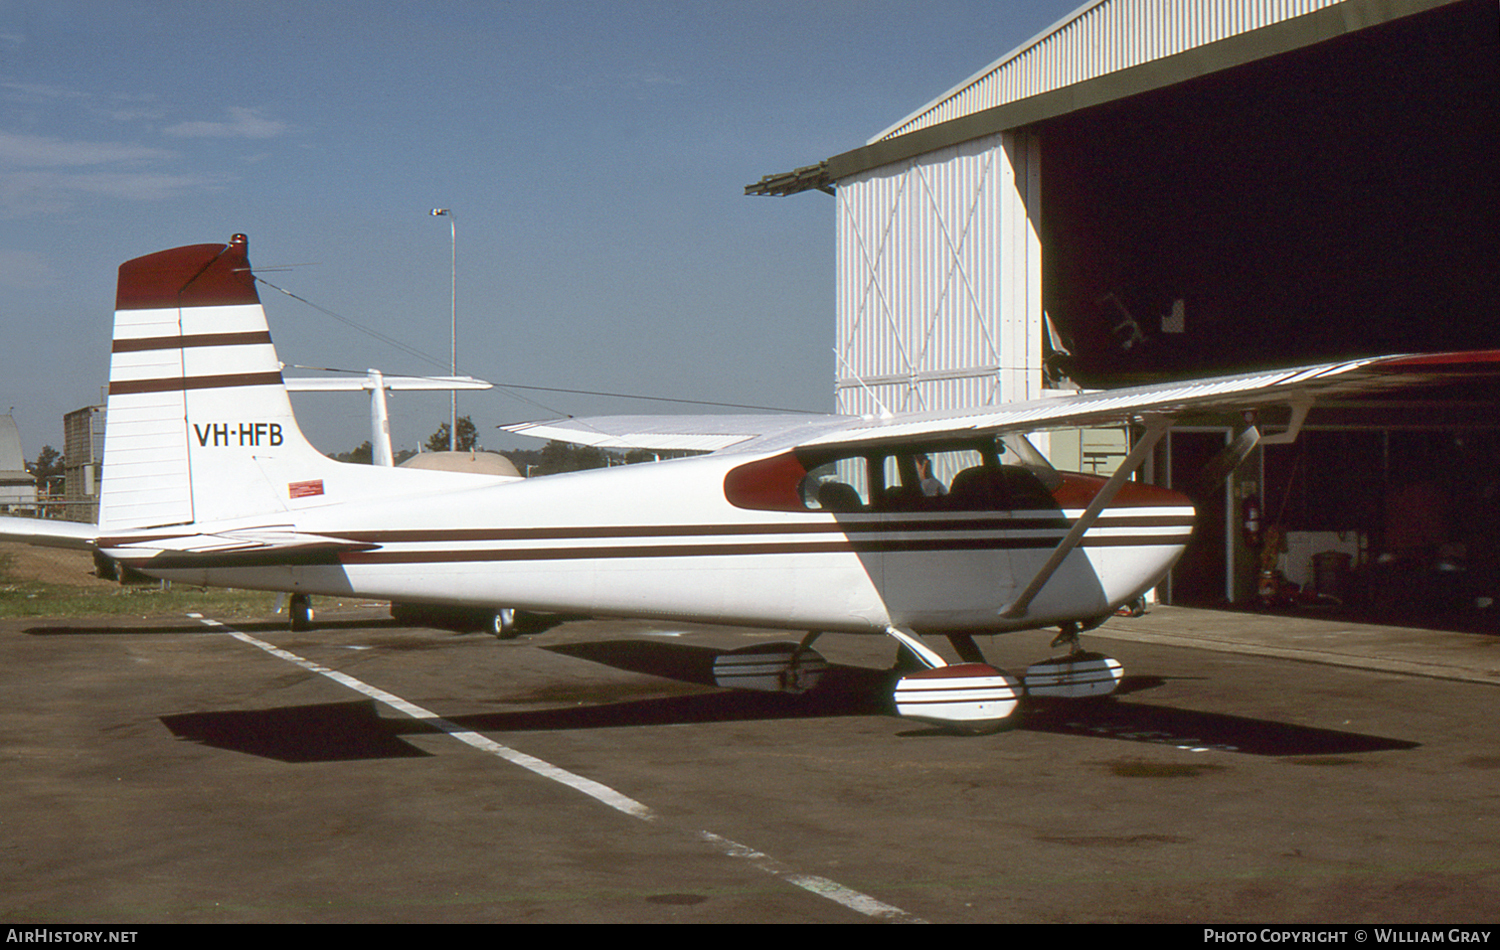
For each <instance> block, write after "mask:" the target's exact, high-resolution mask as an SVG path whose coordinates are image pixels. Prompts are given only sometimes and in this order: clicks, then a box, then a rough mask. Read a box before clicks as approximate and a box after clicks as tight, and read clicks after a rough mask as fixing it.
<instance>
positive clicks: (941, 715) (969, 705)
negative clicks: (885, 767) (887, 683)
mask: <svg viewBox="0 0 1500 950" xmlns="http://www.w3.org/2000/svg"><path fill="white" fill-rule="evenodd" d="M895 698H896V712H897V713H899V714H900V715H902V716H905V717H907V718H909V719H921V720H923V721H925V722H932V723H937V724H939V725H943V726H947V727H948V728H950V729H954V730H956V731H959V732H969V733H986V732H995V731H998V730H1000V729H1003V728H1005V727H1006V726H1007V725H1009V724H1010V718H1011V714H1012V713H1014V712H1015V711H1016V707H1017V706H1018V705H1019V704H1020V702H1021V684H1020V683H1017V682H1016V681H1015V679H1014V678H1013V677H1011V676H1009V675H1007V674H1006V673H1005V672H1004V671H1002V670H997V669H995V668H994V667H993V666H989V665H988V664H985V663H960V664H957V665H955V666H940V667H937V668H935V669H930V670H921V671H919V672H916V673H911V674H909V675H907V676H903V677H901V679H900V680H898V681H897V682H896V694H895Z"/></svg>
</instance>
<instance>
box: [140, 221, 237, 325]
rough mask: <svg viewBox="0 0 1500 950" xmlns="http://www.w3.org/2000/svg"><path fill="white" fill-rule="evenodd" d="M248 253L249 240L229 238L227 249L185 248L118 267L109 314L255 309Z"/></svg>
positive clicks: (210, 246)
mask: <svg viewBox="0 0 1500 950" xmlns="http://www.w3.org/2000/svg"><path fill="white" fill-rule="evenodd" d="M249 250H250V239H249V238H247V237H246V236H245V235H243V234H235V235H233V236H232V237H230V239H229V243H228V244H189V245H187V246H185V247H174V248H171V249H170V250H165V251H157V252H156V253H155V254H147V255H145V256H144V257H137V258H135V259H134V260H129V261H126V262H125V263H123V264H121V265H120V280H119V284H118V285H117V287H116V291H115V309H116V310H155V309H165V308H175V307H223V306H233V305H236V304H258V303H260V297H259V296H258V295H257V294H256V292H255V277H254V275H252V274H251V272H250V254H249Z"/></svg>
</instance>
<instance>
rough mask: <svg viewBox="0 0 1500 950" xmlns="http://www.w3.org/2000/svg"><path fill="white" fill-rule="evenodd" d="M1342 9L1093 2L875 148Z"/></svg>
mask: <svg viewBox="0 0 1500 950" xmlns="http://www.w3.org/2000/svg"><path fill="white" fill-rule="evenodd" d="M1340 2H1341V0H1096V2H1094V3H1089V4H1086V5H1085V6H1083V7H1080V8H1079V9H1078V10H1076V11H1074V12H1073V13H1072V14H1070V15H1069V16H1067V17H1066V18H1064V19H1063V20H1061V21H1060V22H1059V23H1057V24H1056V25H1054V26H1053V27H1052V28H1051V29H1049V30H1047V31H1046V32H1044V33H1042V34H1041V35H1039V36H1037V37H1036V38H1034V39H1032V40H1030V41H1029V42H1027V43H1024V44H1022V45H1021V46H1020V47H1018V48H1017V49H1015V50H1013V51H1012V52H1010V53H1008V54H1007V55H1005V56H1003V57H1001V58H1000V59H999V60H997V61H996V62H994V63H992V64H991V65H990V66H988V67H987V68H985V69H983V70H981V71H980V72H979V73H977V74H976V75H974V76H973V77H971V78H970V79H968V80H966V81H965V82H963V83H960V84H959V85H958V86H957V87H955V88H954V89H952V90H950V91H949V92H947V93H945V94H944V95H942V96H940V97H938V98H937V99H935V100H933V101H932V102H930V103H928V104H927V105H926V106H924V107H922V108H921V109H919V110H917V111H916V112H914V113H912V114H911V115H910V116H908V117H907V118H905V119H903V120H901V121H900V122H899V123H897V124H896V125H894V126H892V127H891V128H889V129H887V130H886V131H884V132H882V133H880V134H879V135H877V136H875V137H874V138H873V139H871V140H870V141H871V142H878V141H882V140H885V139H889V138H894V137H895V136H898V135H902V134H904V133H907V132H912V131H915V130H916V129H921V128H926V127H928V126H932V125H936V124H938V123H940V122H946V121H948V120H949V119H956V118H959V117H961V116H965V115H969V114H971V113H974V112H979V111H981V110H984V109H989V108H992V107H995V106H1001V105H1005V104H1006V103H1010V102H1015V101H1017V100H1019V99H1024V98H1026V97H1028V96H1034V95H1037V94H1039V93H1043V92H1050V91H1052V90H1054V89H1060V88H1062V87H1064V86H1068V85H1072V84H1074V83H1078V82H1082V81H1084V80H1087V79H1093V78H1096V77H1098V76H1103V75H1106V74H1108V73H1112V72H1117V71H1119V70H1121V69H1128V68H1130V67H1132V66H1139V65H1141V64H1142V63H1147V62H1151V61H1152V60H1156V59H1161V58H1163V57H1166V56H1171V55H1174V54H1176V53H1181V52H1184V51H1186V50H1189V49H1192V48H1193V47H1196V46H1202V45H1204V44H1206V43H1212V42H1215V41H1217V40H1222V39H1226V38H1228V37H1230V36H1236V35H1238V34H1240V33H1246V32H1249V31H1250V30H1255V29H1259V28H1261V27H1264V26H1269V25H1271V24H1273V23H1279V22H1281V21H1282V20H1289V19H1291V18H1293V17H1296V16H1301V15H1303V14H1305V13H1311V12H1313V11H1315V10H1320V9H1323V8H1325V7H1332V6H1337V5H1338V4H1339V3H1340Z"/></svg>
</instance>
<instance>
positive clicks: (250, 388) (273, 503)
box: [99, 234, 337, 530]
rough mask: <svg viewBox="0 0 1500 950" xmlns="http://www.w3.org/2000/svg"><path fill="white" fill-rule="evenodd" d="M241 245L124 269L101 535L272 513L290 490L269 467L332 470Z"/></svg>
mask: <svg viewBox="0 0 1500 950" xmlns="http://www.w3.org/2000/svg"><path fill="white" fill-rule="evenodd" d="M248 247H249V245H248V241H247V240H246V238H245V236H244V235H243V234H236V235H234V237H232V238H230V240H229V243H228V244H224V245H220V244H196V245H192V246H189V247H179V248H174V249H172V250H168V251H160V252H158V253H156V254H149V255H147V256H145V257H138V258H136V259H135V260H132V261H127V262H126V263H124V264H122V265H121V266H120V280H119V285H118V290H117V294H116V300H115V331H114V343H113V347H112V355H111V358H110V367H109V403H108V414H107V417H106V429H105V442H104V482H103V485H102V486H101V498H100V502H101V503H100V511H99V522H100V526H101V528H104V529H107V530H118V529H122V528H142V527H153V526H160V525H174V524H187V523H192V522H198V523H204V522H216V521H225V520H233V519H239V518H245V517H256V516H263V515H269V514H274V513H276V512H278V511H285V510H286V507H287V498H288V497H289V493H288V492H285V491H282V490H281V489H280V488H279V487H277V486H275V485H274V484H273V482H272V480H271V471H272V469H276V468H280V467H283V465H282V463H285V462H288V461H296V462H297V463H299V467H302V468H306V469H309V470H315V469H317V468H320V467H321V466H322V465H328V466H333V465H336V464H337V463H334V462H331V461H330V460H328V459H326V458H324V457H323V456H322V455H320V454H319V453H318V452H317V450H316V449H314V448H313V447H312V446H311V445H309V444H308V443H307V441H306V439H304V438H303V436H302V433H301V431H300V430H299V429H298V428H297V423H296V420H295V419H294V418H293V416H292V406H291V401H290V400H289V399H288V398H287V393H286V386H285V384H284V383H283V382H282V378H281V364H280V362H279V361H278V359H277V357H276V350H275V347H273V346H272V345H271V334H270V331H269V329H268V328H267V325H266V315H265V311H264V310H263V309H262V308H261V305H260V298H259V296H258V295H257V294H256V292H255V279H254V277H253V276H252V275H251V273H250V261H249V255H248ZM308 490H309V491H311V490H312V489H310V488H309V489H308Z"/></svg>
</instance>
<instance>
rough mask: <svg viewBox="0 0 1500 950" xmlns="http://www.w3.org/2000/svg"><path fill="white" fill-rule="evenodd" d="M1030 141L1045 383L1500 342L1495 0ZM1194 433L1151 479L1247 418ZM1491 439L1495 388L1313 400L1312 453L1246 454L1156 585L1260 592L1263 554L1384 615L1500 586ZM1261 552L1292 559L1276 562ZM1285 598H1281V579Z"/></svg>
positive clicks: (1498, 443)
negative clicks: (1272, 549)
mask: <svg viewBox="0 0 1500 950" xmlns="http://www.w3.org/2000/svg"><path fill="white" fill-rule="evenodd" d="M1032 131H1033V132H1034V134H1035V135H1036V137H1037V139H1038V140H1039V141H1040V143H1041V144H1040V155H1041V165H1042V172H1041V179H1042V183H1043V184H1042V187H1041V189H1040V192H1041V214H1040V215H1039V219H1040V222H1041V244H1042V255H1041V256H1042V273H1043V280H1042V288H1043V289H1042V298H1043V310H1044V311H1045V313H1046V314H1047V318H1048V320H1049V322H1050V324H1051V327H1052V329H1053V331H1054V337H1055V338H1056V339H1057V340H1059V341H1060V342H1061V344H1062V347H1064V348H1065V349H1066V350H1067V353H1066V354H1060V353H1054V354H1050V355H1049V356H1048V358H1047V363H1048V367H1049V372H1050V373H1051V374H1053V375H1054V376H1056V377H1063V376H1066V377H1067V378H1068V379H1071V380H1072V381H1073V382H1074V383H1077V384H1079V385H1082V386H1085V387H1088V388H1096V387H1108V386H1118V385H1124V384H1129V383H1138V382H1146V381H1151V380H1161V379H1171V378H1189V377H1195V376H1204V375H1210V374H1214V373H1220V372H1231V371H1234V370H1238V369H1247V368H1259V367H1266V366H1275V365H1295V364H1298V363H1309V362H1315V361H1319V360H1324V359H1338V358H1345V357H1352V356H1359V355H1372V354H1376V353H1400V352H1431V351H1440V350H1461V349H1494V348H1500V227H1497V218H1500V214H1497V212H1500V176H1497V175H1496V174H1495V167H1496V166H1495V162H1496V158H1495V156H1497V155H1500V14H1497V7H1496V4H1495V3H1493V2H1492V0H1470V2H1462V3H1456V4H1450V5H1447V6H1443V7H1440V8H1438V9H1435V10H1431V11H1428V12H1425V13H1421V14H1416V15H1412V16H1408V17H1404V18H1401V19H1397V20H1395V21H1393V22H1390V23H1386V24H1382V25H1380V26H1376V27H1371V28H1368V29H1363V30H1360V31H1357V32H1354V33H1350V34H1347V35H1344V36H1341V37H1339V38H1337V39H1333V40H1330V41H1327V42H1323V43H1320V44H1316V45H1313V46H1308V47H1305V48H1301V49H1298V50H1295V51H1293V52H1289V53H1283V54H1281V55H1278V56H1274V57H1270V58H1267V59H1260V60H1256V61H1254V62H1251V63H1248V64H1245V65H1241V66H1236V67H1233V68H1230V69H1226V70H1223V71H1219V72H1214V73H1210V74H1208V75H1205V76H1200V77H1197V78H1194V79H1191V80H1189V81H1186V82H1183V83H1179V84H1175V85H1171V86H1167V87H1164V88H1161V89H1157V90H1154V91H1151V92H1147V93H1142V94H1139V95H1135V96H1131V97H1129V98H1124V99H1120V100H1117V101H1113V102H1109V103H1106V104H1104V105H1100V106H1096V107H1093V108H1089V109H1085V110H1082V111H1077V112H1070V113H1066V114H1063V115H1059V116H1057V117H1055V118H1051V119H1048V120H1045V121H1043V122H1040V123H1038V124H1037V125H1035V126H1033V128H1032ZM1194 422H1195V423H1197V424H1196V425H1193V426H1191V427H1184V428H1183V429H1182V430H1181V431H1179V432H1177V433H1174V438H1173V440H1172V442H1171V443H1170V448H1169V449H1168V451H1169V452H1170V453H1171V455H1169V456H1163V457H1162V458H1160V459H1158V462H1157V472H1158V480H1163V481H1166V480H1170V481H1172V482H1173V483H1174V484H1175V485H1176V486H1178V487H1186V486H1189V485H1190V482H1191V474H1190V473H1191V472H1194V471H1196V470H1197V467H1201V463H1202V462H1204V461H1206V460H1207V458H1209V457H1210V456H1211V455H1212V450H1214V449H1217V448H1219V447H1222V445H1223V444H1224V442H1225V440H1226V439H1228V438H1229V437H1231V436H1232V434H1233V431H1234V430H1235V429H1236V428H1237V427H1243V425H1244V422H1243V420H1238V419H1217V420H1215V419H1202V420H1194ZM1269 428H1270V429H1271V430H1274V429H1275V426H1274V425H1272V426H1270V427H1269ZM1497 449H1500V392H1495V391H1492V390H1485V389H1474V388H1469V389H1456V390H1448V391H1442V392H1437V391H1433V392H1422V393H1418V394H1416V395H1410V394H1408V395H1403V396H1400V397H1393V398H1390V399H1385V400H1379V401H1370V400H1367V401H1364V402H1361V403H1358V404H1349V405H1346V406H1327V407H1318V408H1315V409H1314V410H1313V412H1312V414H1311V415H1310V416H1309V418H1308V421H1307V425H1306V427H1305V429H1304V431H1303V433H1302V435H1301V437H1300V438H1299V439H1298V440H1297V442H1295V443H1293V444H1291V445H1285V446H1266V447H1265V448H1264V449H1261V450H1257V451H1256V452H1255V453H1253V454H1252V455H1251V457H1250V458H1249V459H1247V461H1246V463H1245V464H1244V465H1243V466H1241V468H1240V469H1239V470H1238V471H1237V472H1236V473H1235V475H1234V476H1233V477H1232V478H1231V479H1230V481H1229V484H1228V485H1227V486H1225V487H1224V488H1223V489H1222V490H1219V491H1217V492H1215V493H1212V494H1211V495H1210V496H1209V497H1203V498H1200V499H1199V501H1200V505H1201V507H1202V509H1203V511H1202V519H1201V522H1200V527H1199V531H1198V538H1197V541H1196V542H1195V545H1194V548H1193V549H1192V550H1191V551H1190V552H1189V555H1188V556H1187V557H1186V558H1185V559H1184V561H1183V563H1182V564H1181V565H1180V567H1179V568H1178V569H1177V571H1176V572H1175V573H1174V576H1173V578H1172V581H1171V582H1170V584H1169V585H1167V588H1166V589H1165V590H1164V591H1163V593H1164V595H1165V596H1166V597H1167V598H1168V599H1171V600H1173V601H1175V602H1179V603H1210V604H1211V603H1223V602H1226V601H1230V602H1236V603H1240V602H1245V601H1248V600H1252V599H1254V598H1256V597H1258V596H1259V595H1260V594H1262V593H1265V592H1266V588H1265V585H1263V584H1262V582H1261V578H1260V574H1261V568H1262V567H1263V566H1266V565H1269V566H1271V567H1276V568H1279V569H1281V570H1282V571H1283V573H1284V574H1285V575H1289V579H1290V580H1292V581H1294V582H1295V583H1298V584H1300V585H1302V586H1304V587H1320V588H1321V589H1322V593H1324V594H1332V595H1334V596H1336V597H1337V598H1338V599H1339V600H1341V601H1345V602H1348V603H1350V604H1362V605H1365V606H1367V607H1372V608H1375V609H1378V610H1380V611H1381V612H1382V613H1383V614H1385V615H1389V614H1390V612H1391V611H1392V610H1393V609H1399V608H1401V607H1405V606H1410V607H1412V608H1413V609H1422V610H1447V609H1451V608H1456V607H1458V606H1459V605H1472V604H1473V603H1475V602H1482V601H1478V598H1481V597H1493V596H1497V595H1500V589H1497V588H1500V578H1497V577H1496V566H1495V565H1496V560H1497V559H1496V556H1495V554H1494V553H1493V551H1492V549H1493V548H1494V544H1495V542H1494V531H1493V528H1494V527H1495V526H1496V522H1497V516H1496V512H1495V509H1496V505H1497V498H1496V492H1495V486H1496V485H1497V484H1500V451H1497ZM1485 528H1488V529H1489V530H1484V529H1485ZM1267 540H1269V541H1270V542H1271V543H1273V544H1280V545H1281V546H1282V547H1283V548H1284V549H1285V550H1284V552H1283V556H1282V557H1281V558H1280V560H1279V561H1278V560H1277V559H1275V558H1266V559H1265V564H1264V565H1263V563H1262V550H1263V545H1264V544H1265V543H1266V542H1267ZM1318 555H1331V557H1325V558H1322V559H1319V558H1318ZM1339 555H1344V556H1346V557H1347V561H1346V560H1344V558H1342V557H1339ZM1319 567H1321V568H1322V570H1321V571H1320V570H1318V568H1319ZM1319 581H1321V583H1319ZM1271 590H1272V597H1273V598H1275V597H1281V598H1282V599H1286V595H1287V592H1288V591H1289V588H1288V587H1287V586H1285V585H1284V584H1283V585H1278V586H1275V587H1274V588H1272V589H1271ZM1497 609H1500V608H1497Z"/></svg>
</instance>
